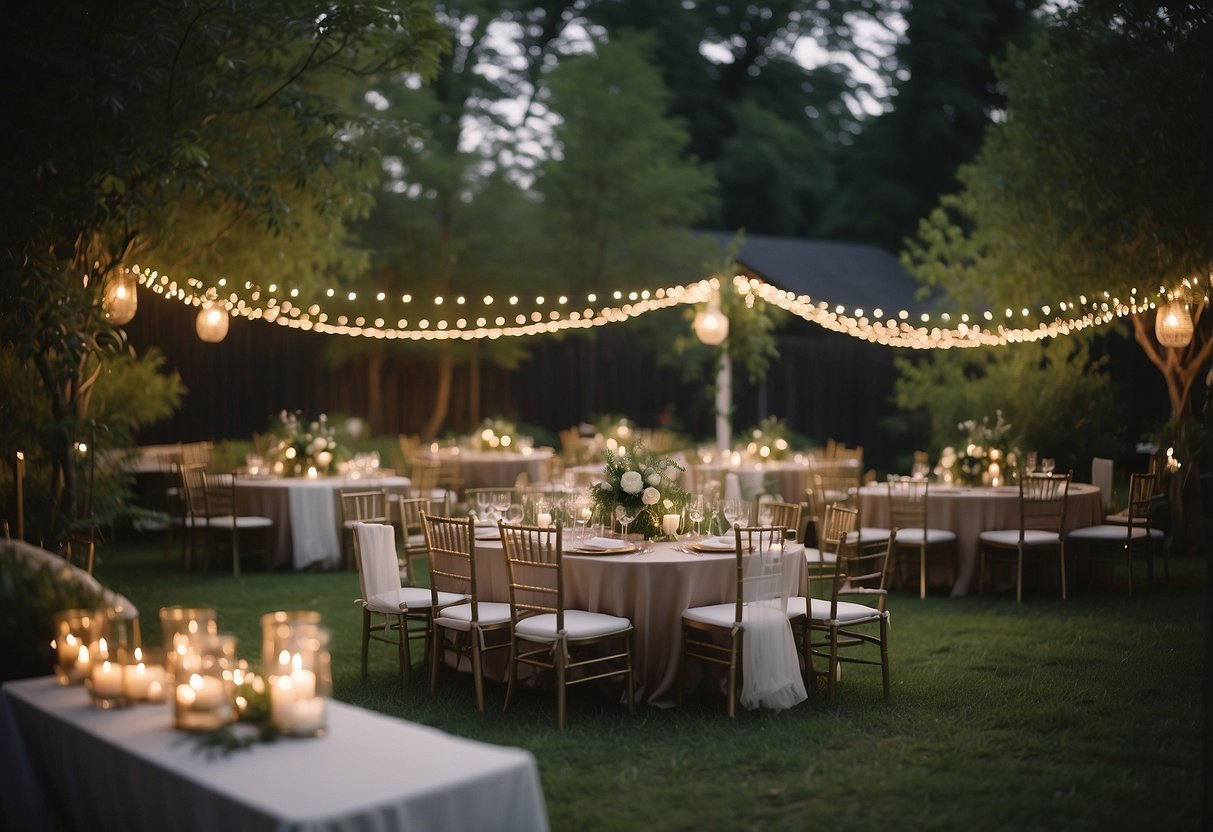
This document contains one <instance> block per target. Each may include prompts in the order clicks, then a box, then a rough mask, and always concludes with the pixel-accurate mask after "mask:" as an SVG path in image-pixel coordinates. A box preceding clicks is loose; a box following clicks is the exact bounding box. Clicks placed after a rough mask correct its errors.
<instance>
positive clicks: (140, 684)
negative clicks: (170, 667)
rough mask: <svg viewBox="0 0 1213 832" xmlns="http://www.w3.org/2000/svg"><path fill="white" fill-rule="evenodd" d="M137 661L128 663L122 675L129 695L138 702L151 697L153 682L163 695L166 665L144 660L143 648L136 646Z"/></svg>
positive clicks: (124, 687)
mask: <svg viewBox="0 0 1213 832" xmlns="http://www.w3.org/2000/svg"><path fill="white" fill-rule="evenodd" d="M134 658H135V663H134V664H128V665H127V666H126V669H125V671H124V672H123V676H122V683H123V690H124V692H125V693H126V695H127V697H129V698H130V699H134V700H136V701H138V702H143V701H147V700H149V699H151V687H152V683H153V682H154V683H156V685H157V686H158V687H159V689H160V691H161V696H163V695H164V694H163V690H164V667H163V666H162V665H159V664H151V663H148V662H145V661H143V648H141V647H136V648H135V657H134Z"/></svg>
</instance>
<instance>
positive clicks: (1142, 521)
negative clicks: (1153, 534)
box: [1129, 474, 1158, 534]
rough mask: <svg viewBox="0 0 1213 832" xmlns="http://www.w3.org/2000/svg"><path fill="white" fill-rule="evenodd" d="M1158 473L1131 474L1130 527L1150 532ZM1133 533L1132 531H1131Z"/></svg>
mask: <svg viewBox="0 0 1213 832" xmlns="http://www.w3.org/2000/svg"><path fill="white" fill-rule="evenodd" d="M1157 481H1158V474H1131V475H1130V476H1129V528H1130V529H1145V530H1146V533H1147V534H1149V532H1150V509H1151V507H1152V506H1153V505H1154V488H1155V486H1156V484H1157ZM1129 534H1132V531H1130V532H1129Z"/></svg>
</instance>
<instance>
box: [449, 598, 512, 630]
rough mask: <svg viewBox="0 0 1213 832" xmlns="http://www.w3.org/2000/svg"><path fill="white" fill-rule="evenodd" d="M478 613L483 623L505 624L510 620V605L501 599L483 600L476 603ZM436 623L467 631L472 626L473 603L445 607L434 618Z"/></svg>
mask: <svg viewBox="0 0 1213 832" xmlns="http://www.w3.org/2000/svg"><path fill="white" fill-rule="evenodd" d="M476 613H477V615H479V617H480V623H481V624H482V625H492V624H505V623H507V622H508V621H509V620H510V605H509V604H503V603H501V602H500V601H481V602H480V603H478V604H477V605H476ZM434 623H435V624H440V625H442V626H443V627H447V628H448V629H451V630H462V631H464V632H466V631H467V630H470V629H471V628H472V605H471V604H456V605H455V606H453V607H445V608H443V609H442V611H441V612H439V613H438V615H437V616H436V617H435V618H434Z"/></svg>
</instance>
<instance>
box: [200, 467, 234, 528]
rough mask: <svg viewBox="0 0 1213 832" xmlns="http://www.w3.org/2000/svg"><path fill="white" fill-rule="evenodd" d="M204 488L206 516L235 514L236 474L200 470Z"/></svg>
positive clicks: (230, 515) (231, 515)
mask: <svg viewBox="0 0 1213 832" xmlns="http://www.w3.org/2000/svg"><path fill="white" fill-rule="evenodd" d="M202 482H203V485H204V486H205V490H206V513H207V516H208V517H234V516H235V515H236V475H235V474H230V473H225V474H216V473H212V472H210V471H205V470H204V471H203V472H202Z"/></svg>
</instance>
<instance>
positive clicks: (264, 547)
mask: <svg viewBox="0 0 1213 832" xmlns="http://www.w3.org/2000/svg"><path fill="white" fill-rule="evenodd" d="M236 476H237V475H236V474H211V473H207V472H205V471H204V472H203V483H204V484H205V486H206V516H207V517H206V525H207V530H208V532H209V533H210V535H211V536H212V537H213V539H214V540H215V541H216V542H223V543H226V544H227V550H228V552H229V553H230V554H231V558H232V574H233V575H239V574H240V559H241V557H243V556H244V555H247V554H259V555H261V556H262V558H264V561H265V568H267V569H268V568H269V567H270V566H271V562H272V558H273V551H274V520H273V518H270V517H262V516H260V515H256V514H239V513H237V511H236ZM250 538H251V539H252V540H253V541H255V542H259V543H260V546H259V547H257V548H255V549H253V550H251V552H250V550H249V549H248V546H247V544H246V543H243V542H242V541H244V540H246V539H250Z"/></svg>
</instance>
